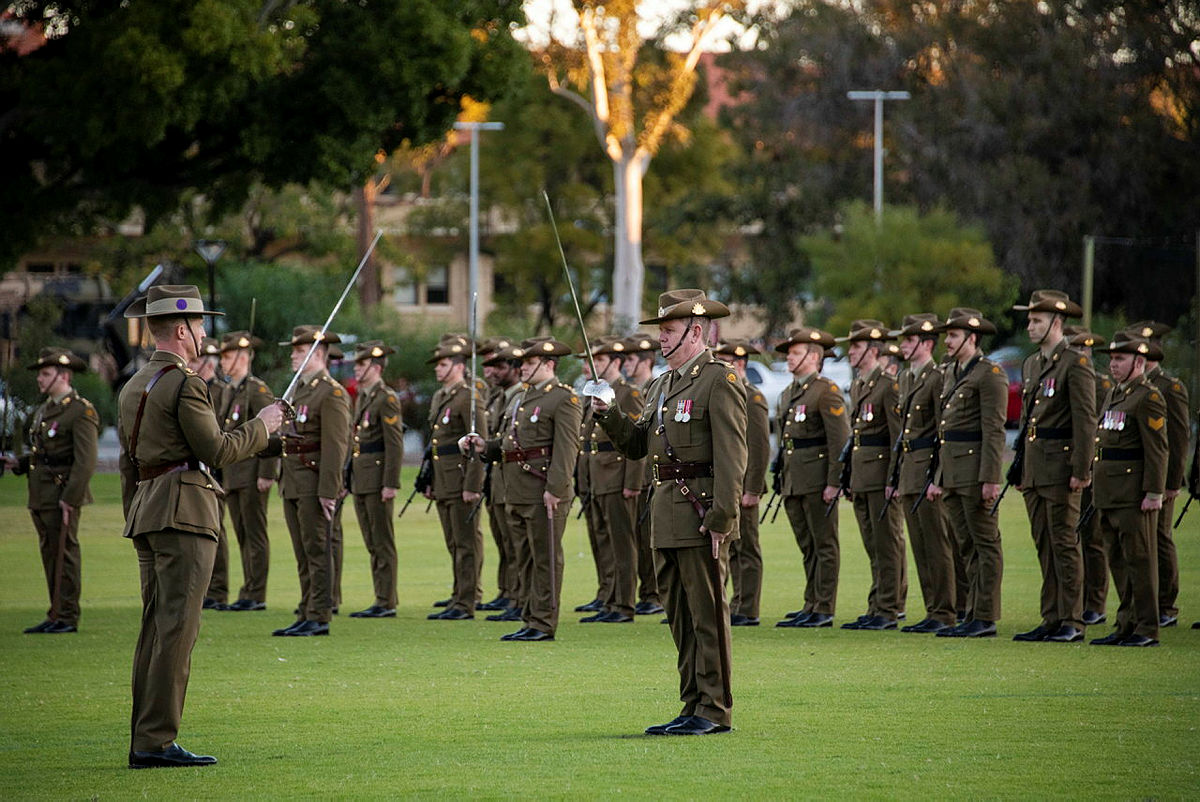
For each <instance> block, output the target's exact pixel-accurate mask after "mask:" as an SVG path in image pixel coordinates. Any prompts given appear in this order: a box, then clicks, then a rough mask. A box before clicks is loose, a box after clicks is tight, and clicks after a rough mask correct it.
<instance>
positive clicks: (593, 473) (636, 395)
mask: <svg viewBox="0 0 1200 802" xmlns="http://www.w3.org/2000/svg"><path fill="white" fill-rule="evenodd" d="M612 388H613V391H614V392H616V394H617V398H616V406H617V407H618V408H619V409H620V410H621V411H622V412H624V413H625V414H626V415H628V416H629V417H631V418H633V419H635V420H636V419H637V417H638V416H639V415H640V414H641V412H642V391H641V390H639V389H637V388H636V387H634V386H633V385H631V384H629V382H627V381H625V380H624V379H617V380H616V381H615V382H613V383H612ZM640 463H641V461H640V460H631V459H629V458H628V457H626V456H625V455H624V454H622V453H621V452H620V451H617V449H616V447H615V446H614V445H613V444H612V440H611V439H610V438H609V436H608V432H606V431H604V428H603V427H602V426H600V422H599V420H598V419H597V416H596V415H595V414H594V413H593V411H592V403H591V399H590V398H585V399H584V401H583V423H582V425H581V427H580V434H579V465H578V471H579V490H580V491H581V492H586V493H588V494H589V497H590V498H595V497H596V496H603V495H605V494H607V493H619V492H621V491H622V490H626V489H628V490H637V491H640V490H641V489H642V477H643V475H644V471H643V470H642V466H641V464H640Z"/></svg>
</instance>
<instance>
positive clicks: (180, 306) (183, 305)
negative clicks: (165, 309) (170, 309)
mask: <svg viewBox="0 0 1200 802" xmlns="http://www.w3.org/2000/svg"><path fill="white" fill-rule="evenodd" d="M175 308H176V309H179V310H181V311H182V310H184V309H187V301H185V300H184V299H183V298H180V299H179V300H178V301H176V302H175Z"/></svg>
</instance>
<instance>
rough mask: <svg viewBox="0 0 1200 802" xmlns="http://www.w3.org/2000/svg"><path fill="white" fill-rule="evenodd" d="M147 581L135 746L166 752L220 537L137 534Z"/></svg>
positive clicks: (179, 713) (136, 669) (136, 676)
mask: <svg viewBox="0 0 1200 802" xmlns="http://www.w3.org/2000/svg"><path fill="white" fill-rule="evenodd" d="M133 547H134V548H135V549H136V550H137V558H138V571H139V573H140V575H141V583H142V628H141V631H140V632H139V633H138V641H137V648H136V649H135V650H134V652H133V714H132V716H131V720H130V724H131V739H130V745H129V748H130V750H131V751H135V752H161V751H163V750H164V749H166V748H167V747H169V746H170V745H171V744H172V743H173V742H174V741H175V737H176V736H177V735H178V734H179V724H180V721H181V720H182V718H183V700H184V697H185V696H186V695H187V685H188V675H189V673H190V672H191V666H192V647H193V646H194V645H195V644H196V634H197V633H198V632H199V631H200V610H201V608H202V607H203V604H204V591H205V588H206V587H207V586H208V579H209V577H210V576H212V566H213V560H214V559H216V556H217V542H216V541H215V540H212V539H210V538H207V537H204V536H202V535H193V534H191V533H189V532H179V531H176V530H172V529H168V530H166V531H163V532H151V533H147V534H143V535H138V536H137V537H135V538H133Z"/></svg>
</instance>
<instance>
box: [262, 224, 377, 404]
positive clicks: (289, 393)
mask: <svg viewBox="0 0 1200 802" xmlns="http://www.w3.org/2000/svg"><path fill="white" fill-rule="evenodd" d="M382 236H383V231H382V229H381V230H379V231H376V232H375V239H373V240H371V244H370V245H369V246H367V252H366V253H364V254H363V258H362V261H361V262H359V263H358V267H357V268H356V269H355V271H354V275H353V276H351V277H350V281H349V283H347V284H346V289H344V290H342V297H341V298H338V301H337V303H336V304H334V305H333V311H331V312H330V313H329V317H327V318H326V319H325V325H323V326H321V330H320V331H319V332H317V333H316V335H315V336H314V337H313V344H312V345H311V346H309V349H308V353H306V354H305V355H304V359H303V360H302V361H301V362H300V367H299V368H297V369H296V375H295V376H292V380H291V381H290V382H288V386H287V389H286V390H284V391H283V395H281V396H280V397H279V399H278V402H279V403H280V404H281V405H282V406H283V408H284V412H285V414H286V415H287V416H288V418H289V419H291V418H294V417H295V416H296V411H295V409H294V408H293V407H292V398H293V396H295V394H296V385H297V384H299V383H300V375H301V374H302V373H304V368H305V367H306V366H307V365H308V361H309V360H310V359H312V355H313V351H314V350H316V346H317V345H318V344H320V343H321V341H323V340H324V339H325V333H326V332H327V331H329V326H330V324H331V323H333V318H334V317H335V316H336V315H337V313H338V311H339V310H341V308H342V304H343V303H345V302H346V296H347V295H349V294H350V290H352V289H354V284H355V282H357V281H358V276H359V274H360V273H362V270H363V268H364V267H365V266H366V264H367V260H368V259H370V258H371V252H372V251H374V250H375V245H376V244H378V242H379V238H380V237H382Z"/></svg>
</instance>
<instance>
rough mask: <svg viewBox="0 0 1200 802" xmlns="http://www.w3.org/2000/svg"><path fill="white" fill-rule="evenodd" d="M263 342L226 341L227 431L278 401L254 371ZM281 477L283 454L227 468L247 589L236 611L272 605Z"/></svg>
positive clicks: (237, 336)
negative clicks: (270, 530) (271, 514)
mask: <svg viewBox="0 0 1200 802" xmlns="http://www.w3.org/2000/svg"><path fill="white" fill-rule="evenodd" d="M261 346H262V340H260V339H258V338H257V337H254V336H251V334H250V332H248V331H234V332H230V333H229V334H227V335H225V339H224V340H223V341H222V342H221V371H222V372H223V373H224V374H225V375H226V376H228V377H229V387H228V389H227V390H226V393H225V403H224V407H223V408H221V409H220V410H219V414H218V415H217V419H218V420H220V421H221V422H222V425H221V428H222V429H223V430H224V431H227V432H232V431H236V430H237V429H240V428H242V427H243V426H247V425H248V424H249V423H250V421H252V420H254V417H255V416H256V415H258V413H259V412H261V411H262V410H263V408H264V407H268V406H270V405H271V404H274V403H275V395H274V393H272V392H271V388H269V387H267V385H266V383H265V382H264V381H262V379H259V378H258V377H257V376H254V375H252V374H251V373H250V365H251V363H252V362H253V361H254V352H255V350H256V349H258V348H260V347H261ZM278 476H279V459H278V457H258V456H252V457H250V458H249V459H244V460H241V461H240V462H235V463H233V464H231V465H228V466H226V467H225V470H224V472H223V481H222V482H221V486H222V487H224V488H225V506H226V507H228V508H229V520H230V522H231V523H232V524H233V531H234V534H235V535H236V536H237V541H238V550H239V551H240V553H241V558H242V587H241V589H240V590H239V591H238V598H237V601H235V602H234V603H233V604H231V605H229V609H230V610H235V611H245V610H265V609H267V573H268V571H269V570H270V566H271V542H270V540H268V538H267V501H268V499H269V498H270V495H271V485H273V484H275V480H276V479H277V478H278Z"/></svg>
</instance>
